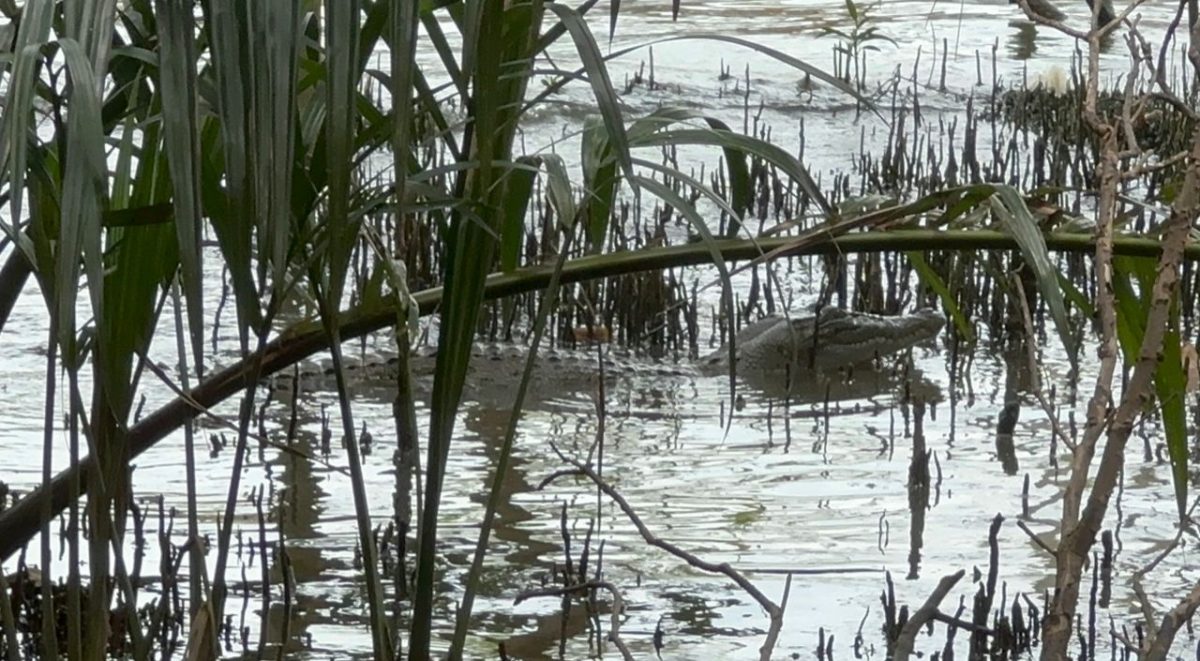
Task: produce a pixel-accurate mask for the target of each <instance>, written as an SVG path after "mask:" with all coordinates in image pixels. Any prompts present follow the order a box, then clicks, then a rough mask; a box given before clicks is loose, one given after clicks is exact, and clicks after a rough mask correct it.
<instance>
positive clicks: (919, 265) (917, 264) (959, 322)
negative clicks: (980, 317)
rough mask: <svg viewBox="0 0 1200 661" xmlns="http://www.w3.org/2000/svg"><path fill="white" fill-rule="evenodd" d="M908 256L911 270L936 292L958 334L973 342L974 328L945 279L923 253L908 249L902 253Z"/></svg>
mask: <svg viewBox="0 0 1200 661" xmlns="http://www.w3.org/2000/svg"><path fill="white" fill-rule="evenodd" d="M904 254H905V256H906V257H908V261H909V263H910V264H912V266H913V270H914V271H916V272H917V277H918V278H920V279H921V282H923V283H925V286H926V287H929V288H930V289H932V290H933V293H935V294H937V296H938V300H939V301H941V302H942V306H943V307H945V308H946V311H947V312H949V313H950V318H951V319H952V320H953V321H954V327H955V328H957V329H958V334H959V335H960V336H962V338H963V339H964V340H966V341H967V343H968V344H971V343H974V342H975V330H974V329H973V328H972V327H971V322H970V321H968V320H967V316H966V315H964V314H963V311H962V308H960V307H959V306H958V301H956V300H954V294H952V293H951V292H950V288H949V287H947V286H946V281H945V280H942V277H941V276H940V275H938V273H937V271H934V270H933V267H931V266H929V262H927V261H925V255H924V254H922V253H919V252H916V251H911V250H910V251H908V252H906V253H904Z"/></svg>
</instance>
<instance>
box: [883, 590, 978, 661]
mask: <svg viewBox="0 0 1200 661" xmlns="http://www.w3.org/2000/svg"><path fill="white" fill-rule="evenodd" d="M964 574H966V571H965V570H962V569H960V570H958V571H957V572H955V573H953V574H950V575H948V576H943V577H942V580H940V581H938V584H937V587H936V588H934V590H933V592H932V593H931V594H930V595H929V598H928V599H926V600H925V604H924V605H922V606H921V607H920V608H918V609H917V612H915V613H913V614H912V617H910V618H908V622H905V623H904V627H903V628H902V629H900V636H899V637H898V638H897V639H896V647H895V650H894V651H893V653H892V659H893V661H908V657H909V656H911V655H912V653H913V646H914V645H916V640H917V634H918V633H920V632H921V629H923V628H925V625H926V624H928V623H929V622H930V620H933V619H936V617H937V615H939V611H938V607H939V606H941V604H942V600H943V599H945V598H946V595H947V594H950V590H952V589H954V586H955V585H956V584H957V583H958V581H959V579H961V578H962V577H963V575H964Z"/></svg>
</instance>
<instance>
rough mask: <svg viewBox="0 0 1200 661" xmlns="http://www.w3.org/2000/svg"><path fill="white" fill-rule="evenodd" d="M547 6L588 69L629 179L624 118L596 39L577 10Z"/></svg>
mask: <svg viewBox="0 0 1200 661" xmlns="http://www.w3.org/2000/svg"><path fill="white" fill-rule="evenodd" d="M548 7H549V8H550V10H551V11H553V12H554V13H555V14H557V15H558V18H559V20H560V21H562V23H563V25H565V26H566V28H567V32H568V33H569V34H570V35H571V39H572V40H573V41H574V42H575V49H576V50H577V51H578V52H579V59H580V61H582V62H583V68H584V70H585V71H587V75H588V80H589V81H590V82H591V84H592V93H593V95H594V96H595V98H596V105H597V107H598V108H599V109H600V116H601V117H603V118H604V126H605V128H607V129H608V139H609V141H610V142H611V144H612V150H613V156H614V158H616V160H617V163H619V164H620V165H621V171H622V172H624V174H625V177H626V179H630V178H632V177H633V162H632V160H631V159H632V157H631V156H630V153H629V139H628V137H627V136H626V135H625V121H624V120H623V119H622V117H621V104H620V101H619V100H618V98H617V92H616V89H614V88H613V85H612V80H610V79H609V77H608V68H607V67H606V66H605V64H604V62H605V58H604V56H603V55H602V54H601V53H600V48H599V46H597V45H596V39H595V37H593V36H592V31H591V29H590V28H588V25H587V23H586V22H585V21H584V20H583V17H582V16H581V15H580V14H579V13H578V12H577V11H575V10H574V9H572V8H570V7H567V6H566V5H562V4H559V3H551V4H549V5H548Z"/></svg>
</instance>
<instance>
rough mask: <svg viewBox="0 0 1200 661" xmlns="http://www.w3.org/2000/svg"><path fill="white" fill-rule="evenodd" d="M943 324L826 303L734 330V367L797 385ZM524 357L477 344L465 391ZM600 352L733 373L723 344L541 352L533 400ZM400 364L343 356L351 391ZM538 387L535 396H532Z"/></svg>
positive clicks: (589, 371) (657, 372)
mask: <svg viewBox="0 0 1200 661" xmlns="http://www.w3.org/2000/svg"><path fill="white" fill-rule="evenodd" d="M944 325H945V320H944V317H943V316H942V314H941V313H940V312H938V311H936V310H932V309H923V310H918V311H916V312H913V313H910V314H902V315H894V316H889V315H876V314H869V313H864V312H852V311H847V310H843V309H839V308H833V307H825V308H821V309H817V310H814V311H812V312H809V313H807V314H804V315H802V316H791V317H789V316H784V315H772V316H768V317H764V318H763V319H761V320H759V321H756V322H754V323H752V324H749V325H748V326H745V327H744V328H742V330H741V331H739V332H738V333H737V335H736V342H735V344H734V346H735V354H734V357H735V361H736V366H735V369H736V373H737V374H738V376H739V378H740V379H741V380H742V381H743V382H746V383H749V384H750V385H759V386H760V387H761V388H763V389H766V388H767V385H766V384H778V383H779V381H780V380H781V377H784V376H785V375H786V377H787V381H788V382H789V383H791V384H794V383H796V382H797V381H801V382H803V381H804V380H806V379H808V377H811V376H815V375H819V374H833V373H836V372H838V371H841V370H844V369H845V368H850V367H854V366H862V365H867V364H871V363H873V362H874V361H875V359H876V358H882V357H884V356H888V355H891V354H895V353H898V352H901V351H904V350H907V349H909V348H911V347H914V346H916V345H918V344H920V343H922V342H925V341H928V340H930V339H932V338H934V337H936V336H937V335H938V333H939V332H940V331H941V329H942V327H943V326H944ZM527 356H528V349H527V348H526V347H524V346H521V345H515V344H498V345H497V344H493V345H479V344H477V345H475V347H474V351H473V356H472V358H473V359H472V361H471V368H470V369H471V371H470V374H469V375H468V378H467V387H468V391H469V392H471V391H476V392H477V391H479V390H483V389H487V388H488V387H489V386H491V387H493V388H494V389H495V390H497V391H499V393H500V395H501V397H500V398H501V399H503V398H505V397H507V396H509V395H511V394H512V391H513V390H514V388H513V384H515V383H517V382H518V380H519V379H520V377H521V373H522V371H523V369H524V362H525V358H526V357H527ZM602 357H603V360H604V373H605V374H606V375H607V376H609V377H610V378H614V379H615V378H619V377H628V378H636V377H644V382H645V383H647V384H651V385H654V384H658V385H661V384H663V383H664V382H665V380H667V379H672V378H675V379H679V378H690V379H694V378H697V377H715V376H720V375H728V374H729V373H730V366H729V358H730V351H729V347H728V345H724V346H722V347H721V348H719V349H717V350H716V351H713V352H712V353H710V354H708V355H705V356H703V357H701V358H700V359H699V360H695V361H681V362H672V361H663V360H653V359H650V358H647V357H645V356H636V355H633V356H630V355H623V354H621V353H620V352H618V351H616V350H614V349H610V348H607V347H593V348H591V349H590V350H589V349H581V350H569V351H564V350H550V351H540V352H539V354H538V358H537V366H536V367H535V378H534V380H533V384H532V385H533V388H534V391H535V392H534V395H533V396H534V398H536V399H542V398H545V397H554V396H556V395H562V394H569V393H573V392H576V391H580V390H594V388H595V381H596V375H598V374H599V373H600V362H599V361H600V360H601V358H602ZM436 359H437V356H436V352H435V351H433V350H429V349H425V350H419V351H416V352H415V353H414V354H412V358H411V360H410V369H411V372H412V374H413V375H414V381H415V382H416V385H417V387H418V389H419V390H428V381H429V375H430V374H432V372H433V367H434V363H435V361H436ZM398 363H399V361H398V360H397V359H396V358H395V357H394V356H393V357H380V356H375V357H368V358H365V359H361V360H353V359H351V360H348V361H347V364H346V370H347V373H348V374H349V378H348V382H349V383H350V384H351V388H352V391H354V392H355V393H364V392H368V391H372V390H380V389H382V390H385V391H386V390H389V389H390V390H391V391H392V392H394V389H395V382H396V371H397V365H398ZM809 380H811V379H809ZM332 383H333V381H332V369H331V368H330V367H328V366H327V365H326V366H319V367H307V368H303V369H299V370H297V371H295V372H293V373H290V374H289V373H287V372H285V373H282V374H280V375H277V376H276V377H274V379H273V381H272V382H271V384H272V386H273V387H274V388H275V389H277V390H283V391H287V390H291V389H292V388H293V387H295V385H296V384H299V386H300V389H301V390H305V391H315V390H329V389H332ZM789 387H790V386H789ZM543 390H544V391H545V392H544V393H542V394H541V396H539V395H538V394H537V393H538V392H539V391H543Z"/></svg>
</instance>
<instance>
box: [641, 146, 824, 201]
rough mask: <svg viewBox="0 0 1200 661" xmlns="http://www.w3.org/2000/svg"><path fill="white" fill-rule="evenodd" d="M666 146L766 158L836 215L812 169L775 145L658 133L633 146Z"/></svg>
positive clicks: (810, 196)
mask: <svg viewBox="0 0 1200 661" xmlns="http://www.w3.org/2000/svg"><path fill="white" fill-rule="evenodd" d="M664 145H672V146H678V145H709V146H714V147H721V148H722V149H733V150H736V151H737V152H739V153H742V154H752V155H755V156H758V157H759V158H762V159H764V160H766V161H768V162H770V163H772V164H773V165H775V166H776V167H778V168H779V169H780V170H783V171H784V173H785V174H787V175H788V176H789V177H791V178H792V179H793V180H795V181H796V183H798V184H799V185H800V188H801V189H803V190H804V192H805V194H807V195H808V197H809V198H810V199H812V201H813V202H815V203H816V204H817V206H818V207H819V208H820V210H821V213H822V215H824V216H826V217H830V216H832V215H833V207H832V206H831V205H830V204H829V201H828V200H827V199H825V194H824V193H822V192H821V188H820V187H819V186H817V182H816V181H815V180H814V179H813V178H812V176H811V175H810V174H809V173H808V169H807V168H805V167H804V165H803V164H802V163H801V162H800V161H799V159H797V158H796V157H795V156H792V155H791V154H790V153H788V151H787V150H785V149H782V148H780V147H778V146H776V145H773V144H771V143H769V142H767V141H765V140H759V139H758V138H753V137H750V136H746V135H742V134H740V133H734V132H732V131H725V130H719V129H704V128H692V129H672V130H669V131H658V132H655V133H651V134H648V135H645V136H638V138H637V139H636V140H635V141H633V142H632V143H631V146H633V147H657V146H664Z"/></svg>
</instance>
